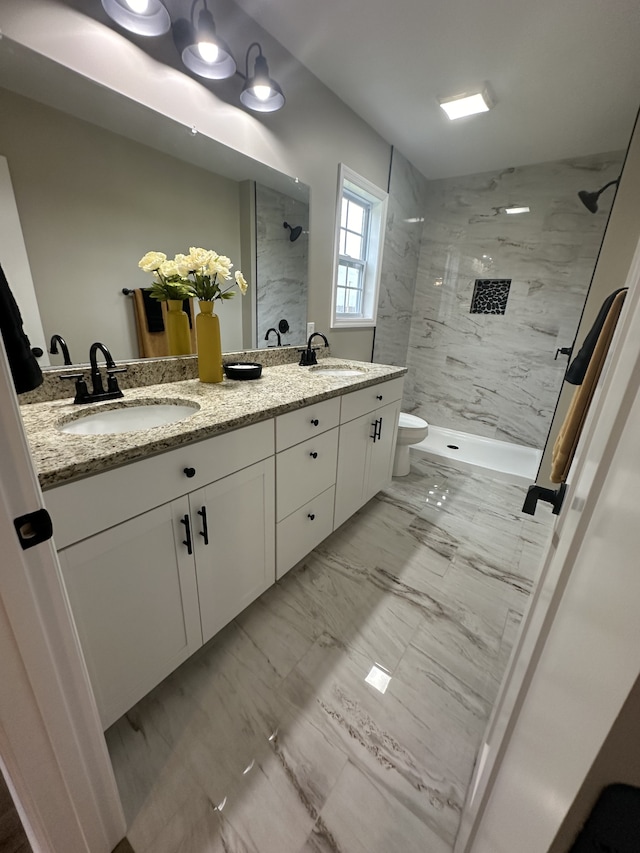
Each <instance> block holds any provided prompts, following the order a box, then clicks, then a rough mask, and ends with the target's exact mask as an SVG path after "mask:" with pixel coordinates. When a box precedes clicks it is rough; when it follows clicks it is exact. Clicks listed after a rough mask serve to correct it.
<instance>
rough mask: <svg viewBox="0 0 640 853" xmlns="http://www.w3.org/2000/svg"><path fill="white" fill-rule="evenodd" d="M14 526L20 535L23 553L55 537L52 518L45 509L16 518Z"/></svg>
mask: <svg viewBox="0 0 640 853" xmlns="http://www.w3.org/2000/svg"><path fill="white" fill-rule="evenodd" d="M13 526H14V527H15V529H16V533H17V534H18V539H19V541H20V545H21V546H22V550H23V551H26V550H27V548H33V546H34V545H39V544H40V543H41V542H46V541H47V539H51V537H52V536H53V524H52V522H51V516H50V515H49V513H48V512H47V511H46V509H44V508H43V509H37V510H36V511H35V512H29V513H27V514H26V515H20V516H18V518H14V519H13Z"/></svg>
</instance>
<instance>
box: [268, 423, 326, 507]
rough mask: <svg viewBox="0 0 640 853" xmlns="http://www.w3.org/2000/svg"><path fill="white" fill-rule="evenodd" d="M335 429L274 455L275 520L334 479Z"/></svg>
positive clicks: (323, 489) (322, 489)
mask: <svg viewBox="0 0 640 853" xmlns="http://www.w3.org/2000/svg"><path fill="white" fill-rule="evenodd" d="M337 464H338V428H337V427H335V428H334V429H332V430H329V431H328V432H324V433H322V435H319V436H317V437H315V438H309V439H307V441H303V442H302V443H301V444H296V445H295V446H294V447H290V448H289V449H288V450H285V451H283V452H282V453H278V454H277V456H276V484H277V485H276V494H277V500H276V507H277V514H276V521H282V519H283V518H286V517H287V516H288V515H290V514H291V513H292V512H293V511H294V510H296V509H298V507H300V506H302V504H305V503H306V502H307V501H309V500H311V498H313V497H315V496H316V495H319V494H320V492H324V491H325V489H328V488H329V486H333V484H334V483H335V481H336V465H337Z"/></svg>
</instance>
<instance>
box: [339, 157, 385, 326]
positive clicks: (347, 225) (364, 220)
mask: <svg viewBox="0 0 640 853" xmlns="http://www.w3.org/2000/svg"><path fill="white" fill-rule="evenodd" d="M386 211H387V194H386V193H385V192H384V191H383V190H381V189H379V188H378V187H376V186H375V185H374V184H372V183H371V182H370V181H367V180H366V178H362V177H360V175H357V174H356V173H355V172H353V171H352V170H351V169H349V168H347V167H346V166H345V165H344V164H341V166H340V174H339V181H338V205H337V214H336V249H335V260H334V270H335V274H334V285H333V306H332V320H331V327H332V328H339V327H357V326H374V325H375V322H376V311H377V308H378V288H379V282H380V262H381V258H382V244H383V237H384V228H385V224H386Z"/></svg>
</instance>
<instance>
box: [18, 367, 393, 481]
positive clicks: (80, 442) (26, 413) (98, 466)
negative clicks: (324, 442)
mask: <svg viewBox="0 0 640 853" xmlns="http://www.w3.org/2000/svg"><path fill="white" fill-rule="evenodd" d="M321 365H322V366H332V367H340V366H352V367H358V368H360V369H361V371H362V372H355V373H354V374H353V376H344V375H343V376H326V375H323V374H322V371H320V370H314V369H313V368H309V367H299V366H298V365H297V364H284V365H279V366H273V367H264V368H263V371H262V377H261V378H260V379H257V380H249V381H238V380H235V381H234V380H229V379H225V380H224V382H221V383H219V384H215V385H209V384H204V383H201V382H199V381H198V380H197V379H187V380H183V381H179V382H170V383H164V384H159V385H149V386H146V387H142V388H131V389H128V390H126V391H125V396H124V398H123V399H120V400H109V401H106V402H103V403H93V404H89V405H86V406H76V405H74V404H73V398H66V399H64V400H51V401H48V402H43V403H31V404H30V405H25V406H21V412H22V419H23V421H24V426H25V431H26V434H27V437H28V439H29V443H30V446H31V451H32V453H33V457H34V461H35V465H36V469H37V471H38V476H39V479H40V485H41V486H42V488H43V489H50V488H52V487H54V486H58V485H61V484H62V483H66V482H69V481H71V480H78V479H81V478H82V477H88V476H90V475H92V474H96V473H98V472H100V471H105V470H107V469H109V468H115V467H117V466H119V465H123V464H125V463H127V462H133V461H134V460H137V459H142V458H144V457H146V456H151V455H153V454H156V453H162V452H163V451H165V450H170V449H172V448H175V447H180V446H181V445H184V444H189V443H190V442H193V441H201V440H202V439H205V438H210V437H211V436H214V435H219V434H220V433H223V432H228V431H229V430H232V429H237V428H238V427H243V426H248V425H249V424H253V423H257V422H258V421H263V420H267V419H268V418H273V417H275V416H276V415H281V414H283V413H285V412H290V411H293V410H294V409H298V408H300V407H301V406H306V405H309V404H311V403H317V402H320V401H321V400H327V399H329V398H330V397H336V396H339V395H341V394H343V393H345V392H348V391H355V390H357V389H359V388H366V387H367V386H369V385H374V384H375V383H377V382H384V381H386V380H389V379H395V378H397V377H400V376H403V375H404V374H405V373H406V368H403V367H391V366H389V365H383V364H371V363H367V362H357V361H348V362H347V361H344V360H343V359H335V358H327V359H322V361H321ZM311 373H313V374H315V375H310V374H311ZM158 402H162V403H170V404H180V403H195V404H197V405H198V406H199V407H200V408H199V409H198V410H196V412H195V413H194V414H193V415H191V416H190V417H188V418H187V419H186V420H182V421H179V422H178V423H174V424H168V425H166V426H161V427H154V428H153V429H146V430H137V431H131V432H125V433H120V434H117V435H113V434H111V435H72V434H68V433H64V432H61V431H60V426H61V425H63V424H64V423H67V422H68V421H71V420H75V419H77V418H80V417H83V416H84V415H88V414H92V413H94V412H96V411H99V410H100V409H102V410H104V409H115V408H120V407H122V406H126V405H131V404H136V405H141V404H142V405H151V404H153V403H158Z"/></svg>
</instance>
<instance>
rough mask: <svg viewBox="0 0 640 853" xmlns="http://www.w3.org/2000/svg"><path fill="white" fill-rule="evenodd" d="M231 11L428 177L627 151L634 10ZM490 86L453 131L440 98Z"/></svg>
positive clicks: (372, 3)
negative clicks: (476, 109) (489, 106)
mask: <svg viewBox="0 0 640 853" xmlns="http://www.w3.org/2000/svg"><path fill="white" fill-rule="evenodd" d="M236 2H237V3H238V4H239V5H240V6H241V7H242V8H243V9H244V10H245V11H246V12H247V13H248V14H249V15H251V17H253V18H254V19H255V20H256V21H257V22H258V23H259V24H260V25H261V26H262V27H264V29H266V30H267V31H268V32H269V33H271V35H273V36H274V37H275V38H277V39H278V41H279V42H280V43H281V44H282V45H284V47H285V48H286V49H287V50H288V51H289V52H290V53H292V54H293V55H294V56H295V57H296V58H297V59H298V60H299V61H300V62H302V63H303V64H304V65H306V66H307V68H309V69H310V70H311V71H312V72H313V73H314V74H315V75H316V76H317V77H318V78H319V79H320V80H321V81H322V82H323V83H324V84H325V85H326V86H328V87H329V88H330V89H332V90H333V91H334V92H335V93H336V94H337V95H338V96H339V97H340V98H341V99H342V100H343V101H344V102H345V103H346V104H348V105H349V106H350V107H351V109H353V110H354V112H356V113H357V114H358V115H360V116H361V117H362V118H363V119H364V120H365V121H366V122H367V123H368V124H370V125H371V127H373V128H374V129H375V130H377V131H378V133H380V135H381V136H383V137H384V138H385V139H386V140H387V141H388V142H390V143H392V144H393V145H395V146H396V147H397V148H398V149H399V150H400V151H401V152H402V153H403V154H404V155H405V156H406V157H408V158H409V160H411V162H412V163H413V164H414V165H415V166H416V167H417V168H418V169H419V170H420V171H421V172H422V173H423V174H424V175H425V176H426V177H428V178H439V177H448V176H451V175H462V174H470V173H474V172H481V171H485V170H490V169H502V168H507V167H509V166H517V165H524V164H527V163H540V162H544V161H547V160H555V159H560V158H570V157H575V156H580V155H584V154H594V153H599V152H605V151H614V150H619V149H622V148H625V147H626V145H627V142H628V140H629V136H630V133H631V129H632V127H633V122H634V120H635V116H636V112H637V110H638V106H639V101H640V48H639V45H640V2H639V0H266V2H265V0H236ZM271 73H272V74H273V76H274V77H276V78H277V70H276V69H275V68H271ZM485 81H487V82H489V84H490V85H491V88H492V90H493V92H494V95H495V97H496V100H497V105H496V106H495V108H494V109H493V110H491V112H489V113H484V114H482V115H479V116H474V117H470V118H466V119H460V120H458V121H455V122H450V121H449V119H447V117H446V116H445V115H444V113H443V112H442V110H441V109H440V107H439V106H438V103H437V98H438V97H447V96H450V95H455V94H457V93H459V92H464V91H467V90H470V89H474V88H477V87H479V86H481V85H482V84H483V83H484V82H485Z"/></svg>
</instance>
